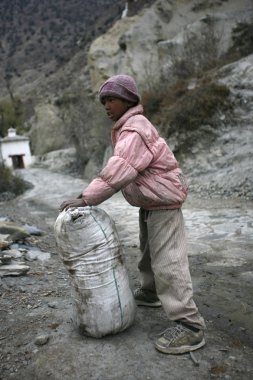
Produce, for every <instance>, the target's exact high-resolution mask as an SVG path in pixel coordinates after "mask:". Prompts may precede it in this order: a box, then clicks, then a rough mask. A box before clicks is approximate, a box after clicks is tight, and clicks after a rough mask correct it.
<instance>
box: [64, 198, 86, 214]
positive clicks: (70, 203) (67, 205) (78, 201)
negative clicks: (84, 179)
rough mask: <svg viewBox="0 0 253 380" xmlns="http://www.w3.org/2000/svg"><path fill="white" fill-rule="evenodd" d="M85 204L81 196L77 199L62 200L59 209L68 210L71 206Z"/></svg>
mask: <svg viewBox="0 0 253 380" xmlns="http://www.w3.org/2000/svg"><path fill="white" fill-rule="evenodd" d="M85 206H87V204H86V203H85V201H84V200H83V199H82V198H78V199H70V200H68V201H65V202H62V204H61V205H60V207H59V211H60V212H62V211H63V210H68V209H69V208H71V207H85Z"/></svg>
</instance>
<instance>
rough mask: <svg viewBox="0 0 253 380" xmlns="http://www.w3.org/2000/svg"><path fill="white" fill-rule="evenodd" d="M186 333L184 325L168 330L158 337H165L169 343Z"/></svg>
mask: <svg viewBox="0 0 253 380" xmlns="http://www.w3.org/2000/svg"><path fill="white" fill-rule="evenodd" d="M185 331H186V329H185V328H184V327H183V326H182V325H180V324H178V325H177V326H174V327H169V328H167V329H166V330H164V331H163V332H161V333H160V334H158V336H161V335H164V337H165V338H166V339H168V340H169V341H173V340H175V339H177V338H178V337H179V336H180V335H181V334H182V333H183V332H185Z"/></svg>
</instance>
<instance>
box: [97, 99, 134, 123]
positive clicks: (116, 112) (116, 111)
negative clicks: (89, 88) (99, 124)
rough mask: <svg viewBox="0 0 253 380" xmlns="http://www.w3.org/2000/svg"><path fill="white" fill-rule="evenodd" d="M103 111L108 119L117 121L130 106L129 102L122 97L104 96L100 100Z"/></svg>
mask: <svg viewBox="0 0 253 380" xmlns="http://www.w3.org/2000/svg"><path fill="white" fill-rule="evenodd" d="M102 104H103V106H104V107H105V111H106V114H107V116H108V117H109V119H111V120H112V121H117V120H119V119H120V118H121V116H122V115H123V114H124V113H125V112H126V111H127V110H128V109H129V108H130V107H131V104H130V103H129V102H127V101H126V100H124V99H120V98H115V97H114V96H105V97H104V98H103V100H102Z"/></svg>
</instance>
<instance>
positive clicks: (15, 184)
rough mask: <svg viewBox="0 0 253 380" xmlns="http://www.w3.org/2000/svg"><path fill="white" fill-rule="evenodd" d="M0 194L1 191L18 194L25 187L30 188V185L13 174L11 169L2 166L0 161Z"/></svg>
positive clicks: (24, 189)
mask: <svg viewBox="0 0 253 380" xmlns="http://www.w3.org/2000/svg"><path fill="white" fill-rule="evenodd" d="M0 178H1V182H0V194H2V193H13V194H15V195H20V194H22V193H23V192H24V191H26V190H27V189H29V188H31V187H32V185H31V184H30V183H28V182H26V181H24V180H23V178H21V177H20V176H18V175H14V174H13V173H12V171H11V169H9V168H7V167H6V166H4V164H3V163H1V162H0Z"/></svg>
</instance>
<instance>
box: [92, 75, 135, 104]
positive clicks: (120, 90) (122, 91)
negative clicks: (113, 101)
mask: <svg viewBox="0 0 253 380" xmlns="http://www.w3.org/2000/svg"><path fill="white" fill-rule="evenodd" d="M98 95H99V100H100V102H101V103H102V100H103V98H104V97H105V96H115V97H116V98H121V99H125V100H128V101H129V102H132V103H136V104H137V103H139V101H140V96H139V94H138V91H137V86H136V83H135V81H134V80H133V78H132V77H130V76H129V75H123V74H120V75H114V76H112V77H110V78H109V79H107V81H106V82H105V83H104V84H103V85H102V86H101V87H100V89H99V92H98Z"/></svg>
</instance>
